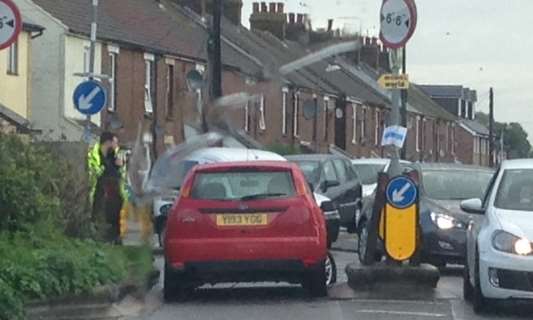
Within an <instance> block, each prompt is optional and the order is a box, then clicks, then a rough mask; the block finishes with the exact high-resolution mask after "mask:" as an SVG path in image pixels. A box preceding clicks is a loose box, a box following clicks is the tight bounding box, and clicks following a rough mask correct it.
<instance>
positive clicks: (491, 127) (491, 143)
mask: <svg viewBox="0 0 533 320" xmlns="http://www.w3.org/2000/svg"><path fill="white" fill-rule="evenodd" d="M489 99H490V103H489V164H490V166H491V167H494V90H493V89H492V88H490V93H489Z"/></svg>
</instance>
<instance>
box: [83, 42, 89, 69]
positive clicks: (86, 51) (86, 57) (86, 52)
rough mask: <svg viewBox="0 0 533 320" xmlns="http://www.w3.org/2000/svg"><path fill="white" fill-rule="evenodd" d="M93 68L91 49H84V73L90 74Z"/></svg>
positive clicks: (86, 47)
mask: <svg viewBox="0 0 533 320" xmlns="http://www.w3.org/2000/svg"><path fill="white" fill-rule="evenodd" d="M90 68H91V47H89V46H84V47H83V73H89V69H90Z"/></svg>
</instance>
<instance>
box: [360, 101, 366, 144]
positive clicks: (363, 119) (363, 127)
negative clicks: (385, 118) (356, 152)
mask: <svg viewBox="0 0 533 320" xmlns="http://www.w3.org/2000/svg"><path fill="white" fill-rule="evenodd" d="M361 110H362V111H363V112H362V113H363V114H362V116H361V134H360V135H359V141H360V142H364V140H365V136H366V116H367V114H366V112H367V109H366V107H362V109H361Z"/></svg>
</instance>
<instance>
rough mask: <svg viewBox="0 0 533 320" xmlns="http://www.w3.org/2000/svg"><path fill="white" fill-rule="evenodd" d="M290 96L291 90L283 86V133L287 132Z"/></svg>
mask: <svg viewBox="0 0 533 320" xmlns="http://www.w3.org/2000/svg"><path fill="white" fill-rule="evenodd" d="M288 96H289V90H288V89H287V88H283V96H282V104H281V108H282V110H281V134H283V135H286V134H287V99H288Z"/></svg>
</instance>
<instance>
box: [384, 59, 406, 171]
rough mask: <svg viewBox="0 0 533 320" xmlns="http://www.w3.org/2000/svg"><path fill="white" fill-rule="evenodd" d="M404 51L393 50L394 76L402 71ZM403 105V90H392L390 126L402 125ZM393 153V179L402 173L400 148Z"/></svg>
mask: <svg viewBox="0 0 533 320" xmlns="http://www.w3.org/2000/svg"><path fill="white" fill-rule="evenodd" d="M402 51H403V50H402V49H393V50H391V62H392V64H391V67H392V74H393V75H399V74H400V69H401V65H402V60H400V59H401V58H402V57H401V56H400V55H401V54H402ZM401 105H402V90H400V89H394V90H392V111H391V118H390V124H389V125H390V126H397V125H400V124H401V115H400V113H401V112H400V108H401ZM392 148H393V153H392V157H391V164H390V167H389V172H388V173H389V175H390V176H391V177H394V176H396V175H399V174H400V173H401V168H400V150H401V149H400V148H398V147H396V146H393V147H392Z"/></svg>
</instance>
